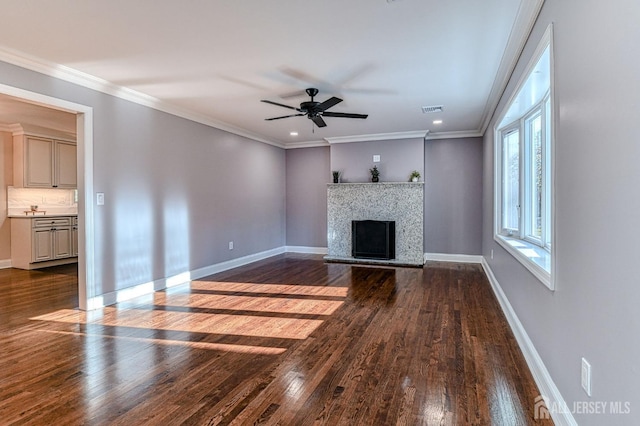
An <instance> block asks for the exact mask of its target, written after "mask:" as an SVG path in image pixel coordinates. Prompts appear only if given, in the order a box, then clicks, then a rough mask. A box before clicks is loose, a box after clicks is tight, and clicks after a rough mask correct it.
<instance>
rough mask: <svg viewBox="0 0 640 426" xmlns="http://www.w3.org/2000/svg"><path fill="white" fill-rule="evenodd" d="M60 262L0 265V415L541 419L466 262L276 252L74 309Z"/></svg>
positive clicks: (184, 420)
mask: <svg viewBox="0 0 640 426" xmlns="http://www.w3.org/2000/svg"><path fill="white" fill-rule="evenodd" d="M74 267H75V266H74V265H65V266H63V267H55V268H48V269H47V270H42V271H20V270H15V269H8V270H0V418H1V419H2V422H3V424H16V425H17V424H20V425H49V424H68V425H84V424H87V425H132V424H136V425H181V424H184V425H228V424H237V425H247V424H282V425H417V424H425V425H434V424H438V425H465V424H469V425H487V424H500V425H502V424H518V425H528V424H552V422H551V421H550V420H537V419H534V416H533V414H534V413H533V410H534V403H535V398H536V397H537V396H538V394H539V391H538V389H537V388H536V386H535V383H534V382H533V378H532V377H531V374H530V372H529V370H528V369H527V366H526V363H525V360H524V357H523V356H522V353H521V352H520V351H519V349H518V346H517V343H516V341H515V339H514V337H513V334H512V333H511V331H510V329H509V326H508V324H507V321H506V318H505V317H504V315H503V313H502V312H501V310H500V306H499V304H498V302H497V300H496V298H495V297H494V295H493V293H492V291H491V288H490V285H489V283H488V281H487V279H486V277H485V275H484V273H483V271H482V269H481V267H480V266H479V265H469V264H456V263H441V262H430V263H428V264H427V265H425V267H424V268H421V269H420V268H391V267H366V266H359V265H343V264H325V263H324V262H323V260H322V258H321V257H320V256H316V255H295V254H286V255H280V256H275V257H272V258H269V259H266V260H263V261H260V262H256V263H254V264H251V265H247V266H244V267H241V268H236V269H233V270H229V271H225V272H223V273H220V274H217V275H213V276H210V277H206V278H204V279H201V280H197V281H193V282H192V283H191V284H190V285H186V286H180V287H175V288H172V289H170V290H167V291H165V292H158V293H156V294H154V295H152V296H143V297H140V298H138V299H134V300H131V301H127V302H124V303H120V304H119V305H116V306H113V307H107V308H104V309H102V310H101V311H98V312H92V313H89V314H87V313H83V312H80V311H77V310H76V309H74V308H75V307H76V306H77V304H78V299H77V298H78V296H77V271H76V270H75V269H74Z"/></svg>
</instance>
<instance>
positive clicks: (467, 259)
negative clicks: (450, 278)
mask: <svg viewBox="0 0 640 426" xmlns="http://www.w3.org/2000/svg"><path fill="white" fill-rule="evenodd" d="M427 260H435V261H438V262H459V263H482V256H476V255H471V254H446V253H425V254H424V261H425V262H426V261H427Z"/></svg>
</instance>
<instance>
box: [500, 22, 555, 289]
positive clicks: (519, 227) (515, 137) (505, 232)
mask: <svg viewBox="0 0 640 426" xmlns="http://www.w3.org/2000/svg"><path fill="white" fill-rule="evenodd" d="M551 76H552V69H551V27H549V29H548V30H547V33H546V34H545V37H544V39H543V40H542V42H541V43H540V45H539V46H538V49H537V50H536V54H535V55H534V57H533V59H532V61H531V63H530V64H529V67H528V68H527V71H526V72H525V73H524V77H523V78H522V80H521V81H520V83H519V84H518V88H517V89H516V90H515V91H514V95H513V96H512V97H511V98H510V100H509V102H508V104H507V107H506V108H505V110H504V111H503V113H502V114H501V115H500V116H499V120H498V124H497V125H496V127H495V142H496V149H495V155H496V158H495V164H496V170H495V174H496V176H495V182H496V188H495V189H496V190H495V193H496V200H495V201H496V209H495V239H496V241H498V242H499V243H500V244H501V245H502V246H504V247H505V248H506V249H507V251H508V252H510V253H511V254H513V255H514V257H516V259H518V260H519V261H520V262H521V263H523V264H524V265H525V266H526V267H527V268H528V269H529V270H530V271H532V272H533V273H534V275H536V276H537V277H538V278H539V279H540V280H541V281H542V282H543V283H544V284H545V285H547V286H548V287H549V288H551V289H553V280H552V273H551V272H552V271H551V259H552V256H551V254H552V247H553V244H552V241H553V229H552V226H553V220H552V218H553V193H552V192H553V182H552V179H553V174H552V164H553V158H552V156H553V131H552V127H553V115H552V111H553V97H552V87H551Z"/></svg>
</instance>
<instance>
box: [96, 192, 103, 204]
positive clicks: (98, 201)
mask: <svg viewBox="0 0 640 426" xmlns="http://www.w3.org/2000/svg"><path fill="white" fill-rule="evenodd" d="M96 204H97V205H99V206H104V192H97V193H96Z"/></svg>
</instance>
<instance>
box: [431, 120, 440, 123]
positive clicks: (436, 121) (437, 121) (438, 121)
mask: <svg viewBox="0 0 640 426" xmlns="http://www.w3.org/2000/svg"><path fill="white" fill-rule="evenodd" d="M433 124H442V120H433Z"/></svg>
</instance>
